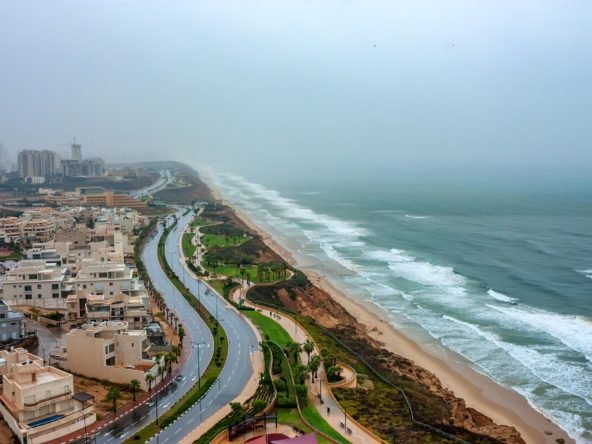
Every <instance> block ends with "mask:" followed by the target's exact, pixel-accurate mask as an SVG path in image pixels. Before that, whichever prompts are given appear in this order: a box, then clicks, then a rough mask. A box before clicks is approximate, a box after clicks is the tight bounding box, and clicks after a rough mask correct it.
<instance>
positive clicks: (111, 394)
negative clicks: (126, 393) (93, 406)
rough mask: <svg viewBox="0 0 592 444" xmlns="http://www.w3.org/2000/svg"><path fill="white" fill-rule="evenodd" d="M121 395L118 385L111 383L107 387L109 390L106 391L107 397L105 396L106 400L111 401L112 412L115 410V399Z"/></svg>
mask: <svg viewBox="0 0 592 444" xmlns="http://www.w3.org/2000/svg"><path fill="white" fill-rule="evenodd" d="M120 397H121V390H119V387H117V386H115V385H112V386H111V387H109V391H108V392H107V397H106V398H105V399H106V400H107V401H111V402H113V413H115V412H116V411H117V400H118V399H119V398H120Z"/></svg>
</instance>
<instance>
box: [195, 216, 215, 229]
mask: <svg viewBox="0 0 592 444" xmlns="http://www.w3.org/2000/svg"><path fill="white" fill-rule="evenodd" d="M211 223H212V222H210V221H209V220H207V219H204V218H203V217H197V218H195V219H193V222H191V226H192V227H193V228H196V227H203V226H205V225H210V224H211Z"/></svg>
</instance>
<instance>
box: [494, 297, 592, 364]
mask: <svg viewBox="0 0 592 444" xmlns="http://www.w3.org/2000/svg"><path fill="white" fill-rule="evenodd" d="M490 308H493V309H494V310H496V311H499V312H501V313H504V314H505V315H506V316H510V317H512V318H514V319H516V320H519V321H521V322H524V323H526V324H529V325H530V326H532V327H535V328H536V329H537V330H540V331H543V332H545V333H547V334H549V335H551V336H553V337H554V338H555V339H557V340H559V341H561V342H562V343H563V344H564V345H566V346H567V347H569V348H571V349H572V350H575V351H577V352H579V353H581V354H583V355H584V356H585V357H586V359H587V360H588V361H590V362H592V320H590V319H587V318H584V317H582V316H568V315H561V314H557V313H550V312H548V311H543V310H536V309H534V308H528V309H519V308H514V307H498V306H490Z"/></svg>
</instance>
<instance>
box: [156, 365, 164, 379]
mask: <svg viewBox="0 0 592 444" xmlns="http://www.w3.org/2000/svg"><path fill="white" fill-rule="evenodd" d="M156 372H157V374H158V376H159V378H160V380H161V381H162V375H163V374H164V368H162V366H161V365H160V363H159V364H158V369H157V371H156Z"/></svg>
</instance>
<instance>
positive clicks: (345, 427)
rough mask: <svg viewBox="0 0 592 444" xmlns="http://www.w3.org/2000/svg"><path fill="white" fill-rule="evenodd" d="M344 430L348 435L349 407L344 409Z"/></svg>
mask: <svg viewBox="0 0 592 444" xmlns="http://www.w3.org/2000/svg"><path fill="white" fill-rule="evenodd" d="M343 429H344V430H345V432H346V433H347V407H345V406H344V407H343Z"/></svg>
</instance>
